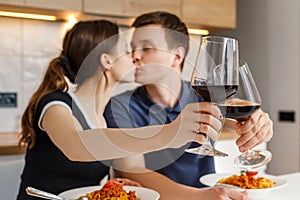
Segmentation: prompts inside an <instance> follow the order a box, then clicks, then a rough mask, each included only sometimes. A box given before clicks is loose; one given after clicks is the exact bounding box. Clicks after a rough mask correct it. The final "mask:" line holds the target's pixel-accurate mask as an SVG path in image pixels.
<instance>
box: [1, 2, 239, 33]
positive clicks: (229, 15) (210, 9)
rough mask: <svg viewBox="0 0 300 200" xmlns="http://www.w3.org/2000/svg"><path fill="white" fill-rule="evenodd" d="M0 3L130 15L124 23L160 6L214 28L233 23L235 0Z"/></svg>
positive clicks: (11, 6) (195, 24)
mask: <svg viewBox="0 0 300 200" xmlns="http://www.w3.org/2000/svg"><path fill="white" fill-rule="evenodd" d="M0 7H1V8H7V7H8V8H9V10H13V11H27V12H30V11H34V12H37V13H41V14H51V13H49V11H50V12H52V14H55V15H57V12H58V11H72V12H73V13H81V14H82V15H81V17H82V18H81V19H86V18H85V17H86V16H90V15H92V16H93V17H98V18H101V17H102V18H105V17H110V19H112V18H114V19H116V21H118V20H117V19H129V20H127V21H126V23H125V24H123V25H127V26H129V25H131V22H132V19H134V17H136V16H138V15H141V14H143V13H146V12H151V11H157V10H161V11H167V12H170V13H174V14H176V15H178V16H179V17H180V18H182V20H183V21H184V22H186V24H187V25H188V27H189V28H205V29H208V30H210V31H213V30H220V29H234V28H235V27H236V0H163V1H161V0H150V1H149V0H101V1H100V0H63V1H61V0H51V1H46V0H0ZM43 10H44V11H43ZM42 12H47V13H42ZM67 17H68V16H67V15H66V16H62V17H61V18H62V19H67Z"/></svg>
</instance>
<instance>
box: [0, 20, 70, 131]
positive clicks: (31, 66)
mask: <svg viewBox="0 0 300 200" xmlns="http://www.w3.org/2000/svg"><path fill="white" fill-rule="evenodd" d="M64 25H65V24H64V23H60V22H58V23H56V22H55V23H54V22H44V21H36V20H22V19H12V18H5V17H0V38H1V40H0V92H16V93H17V100H18V102H17V104H18V107H17V108H0V121H1V126H0V133H1V132H15V131H16V130H18V129H19V119H20V115H21V113H22V112H23V110H24V107H25V106H26V105H27V102H28V99H29V98H30V96H31V95H32V93H33V92H34V90H35V89H36V87H37V85H38V84H39V82H40V80H41V77H42V75H43V72H44V69H45V68H46V67H47V65H48V63H49V61H50V60H51V59H52V58H53V57H54V56H56V55H58V53H59V51H60V49H61V48H60V47H61V40H62V36H63V34H64V31H65V29H64Z"/></svg>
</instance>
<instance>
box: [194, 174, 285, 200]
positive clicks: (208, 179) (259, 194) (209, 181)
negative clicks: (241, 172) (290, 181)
mask: <svg viewBox="0 0 300 200" xmlns="http://www.w3.org/2000/svg"><path fill="white" fill-rule="evenodd" d="M232 175H233V174H229V173H227V174H207V175H204V176H202V177H201V178H200V182H201V183H203V184H204V185H207V186H211V187H212V186H214V185H215V184H216V183H217V182H218V181H219V180H220V179H222V178H227V177H230V176H232ZM259 176H261V177H264V178H268V179H270V180H272V181H273V182H275V184H274V185H273V187H271V188H264V189H247V192H248V196H249V197H250V198H251V199H262V198H263V197H265V196H267V195H269V194H270V193H271V191H272V190H277V189H279V188H282V187H284V186H286V185H287V181H286V180H284V179H281V178H277V177H276V176H272V175H268V174H261V175H259ZM242 190H243V189H242Z"/></svg>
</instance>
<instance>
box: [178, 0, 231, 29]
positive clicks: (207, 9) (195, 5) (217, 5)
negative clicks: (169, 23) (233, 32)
mask: <svg viewBox="0 0 300 200" xmlns="http://www.w3.org/2000/svg"><path fill="white" fill-rule="evenodd" d="M181 17H182V18H183V19H184V21H185V22H186V23H187V24H189V25H190V26H194V27H201V26H203V27H210V28H212V29H213V28H220V29H222V28H224V29H226V28H227V29H228V28H229V29H233V28H235V27H236V0H182V15H181Z"/></svg>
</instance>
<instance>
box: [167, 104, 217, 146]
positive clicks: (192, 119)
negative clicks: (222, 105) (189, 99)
mask: <svg viewBox="0 0 300 200" xmlns="http://www.w3.org/2000/svg"><path fill="white" fill-rule="evenodd" d="M222 120H223V115H222V113H221V111H220V109H219V108H218V107H217V106H215V105H214V104H212V103H208V102H200V103H191V104H188V105H186V107H185V108H184V109H183V110H182V112H181V113H180V115H179V116H178V117H177V118H176V119H175V120H174V121H173V122H172V123H171V126H170V128H171V130H170V132H175V133H176V137H177V138H176V139H178V141H180V140H181V143H180V144H181V145H182V144H183V143H182V140H185V141H186V142H190V141H195V142H198V143H203V142H204V141H205V136H203V135H202V134H197V133H198V132H201V133H204V134H205V135H207V136H208V137H210V138H212V139H213V140H216V139H217V138H218V135H219V131H220V130H221V128H222ZM178 136H179V137H178ZM178 141H177V142H178ZM172 142H174V143H175V141H174V140H173V141H172Z"/></svg>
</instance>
